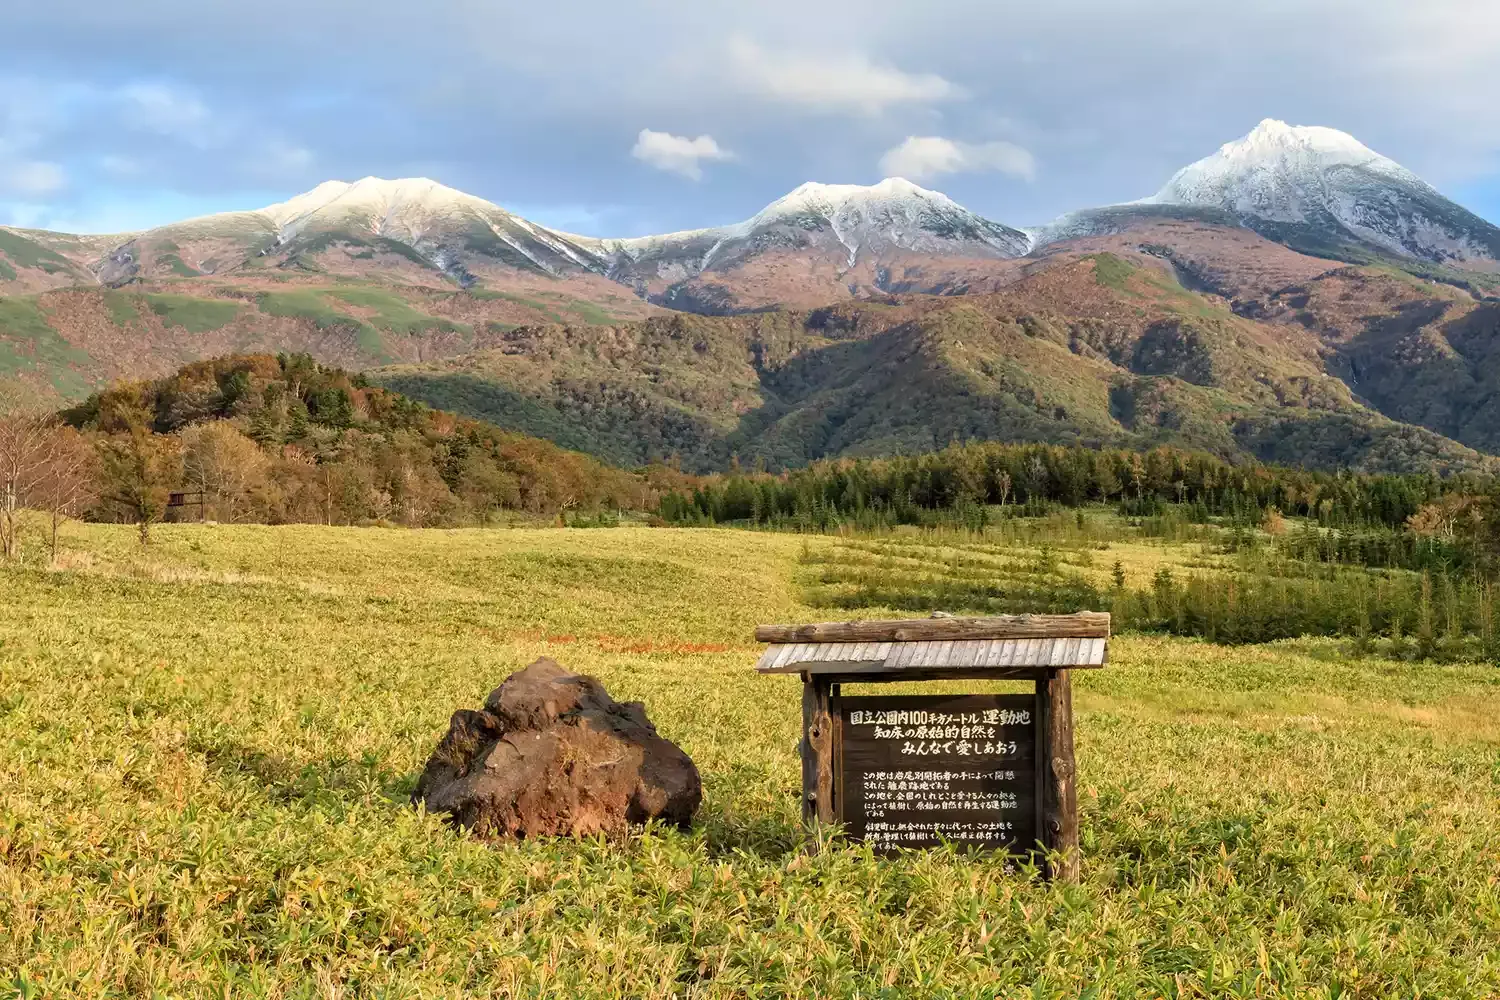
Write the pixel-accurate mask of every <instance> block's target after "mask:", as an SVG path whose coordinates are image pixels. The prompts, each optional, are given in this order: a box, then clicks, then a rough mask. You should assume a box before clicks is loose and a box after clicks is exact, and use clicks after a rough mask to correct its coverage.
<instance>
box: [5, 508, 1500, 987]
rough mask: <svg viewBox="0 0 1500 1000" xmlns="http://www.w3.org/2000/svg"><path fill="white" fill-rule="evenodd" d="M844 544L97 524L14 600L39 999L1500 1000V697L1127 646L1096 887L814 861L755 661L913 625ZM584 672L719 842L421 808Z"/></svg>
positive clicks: (1105, 731) (845, 852)
mask: <svg viewBox="0 0 1500 1000" xmlns="http://www.w3.org/2000/svg"><path fill="white" fill-rule="evenodd" d="M836 544H838V540H837V539H834V538H823V537H811V538H808V539H807V540H806V541H804V540H803V539H802V538H799V537H796V536H792V535H781V534H771V533H754V532H746V531H733V530H686V529H647V528H638V527H626V528H618V529H598V530H569V529H509V530H506V529H491V530H457V531H437V530H429V531H408V530H390V529H379V528H368V529H358V528H320V527H307V526H302V527H276V528H273V527H251V526H239V527H215V526H198V525H168V526H163V527H160V528H159V529H158V530H157V532H156V544H155V545H153V546H152V547H151V548H150V549H149V550H147V551H145V552H142V551H141V550H140V549H139V548H138V546H136V544H135V542H134V529H132V528H129V527H125V526H82V527H80V526H77V525H74V526H70V527H69V528H68V529H66V536H65V548H66V549H67V551H66V552H65V553H64V558H63V560H62V565H61V568H59V569H53V570H43V569H41V568H39V567H37V566H35V565H22V566H17V567H8V568H0V790H3V792H0V996H5V995H7V994H8V995H11V996H27V997H33V996H46V997H61V996H85V997H94V996H142V997H145V996H162V997H190V996H191V997H196V996H215V997H223V996H234V997H240V996H267V997H303V996H305V997H363V996H384V997H419V996H420V997H459V996H505V997H511V996H515V997H617V996H625V997H662V998H665V997H812V996H835V997H851V998H852V997H861V998H873V997H892V998H894V997H903V998H904V997H953V998H970V997H991V996H999V997H1077V996H1088V997H1093V998H1106V997H1107V998H1133V997H1247V998H1248V997H1257V998H1262V997H1320V998H1333V997H1343V998H1350V997H1369V998H1375V997H1380V998H1385V997H1433V998H1460V997H1474V998H1486V997H1494V996H1496V995H1500V669H1496V668H1495V667H1494V666H1492V665H1467V666H1437V665H1432V664H1416V663H1395V662H1388V661H1383V660H1374V659H1370V660H1358V659H1351V658H1349V657H1348V656H1346V655H1345V651H1346V648H1347V644H1345V643H1340V642H1338V641H1334V640H1303V641H1297V642H1284V643H1279V644H1274V645H1269V646H1240V647H1235V648H1227V647H1218V646H1213V645H1208V644H1204V643H1202V642H1197V641H1189V640H1180V639H1168V638H1157V637H1142V636H1129V635H1126V636H1122V637H1119V638H1117V639H1116V640H1115V641H1114V643H1113V645H1112V648H1111V665H1110V667H1109V668H1108V669H1106V670H1104V671H1099V672H1089V673H1083V674H1080V675H1077V677H1076V681H1075V699H1076V706H1077V740H1078V762H1079V768H1080V806H1081V811H1082V842H1083V878H1082V881H1081V883H1080V884H1078V885H1074V886H1065V885H1056V884H1048V883H1045V882H1043V881H1041V880H1039V879H1038V878H1037V877H1036V875H1035V873H1034V872H1032V871H1027V870H1022V871H1007V869H1006V866H1005V865H1004V864H1003V863H1002V862H1000V861H999V860H997V859H994V858H986V857H980V858H973V857H964V856H960V855H957V854H953V853H948V852H941V851H939V852H932V853H924V854H914V855H911V856H907V857H903V858H900V859H896V860H879V859H876V858H874V857H872V856H871V855H870V854H869V853H868V852H867V851H865V850H863V849H861V848H857V847H851V846H846V845H842V844H839V843H837V842H835V843H831V844H829V845H826V846H827V849H825V850H822V851H821V852H809V851H808V850H807V848H808V846H809V845H808V843H807V841H806V840H805V836H804V834H803V832H802V830H801V827H800V823H799V807H798V784H799V764H798V760H797V756H796V751H795V742H796V739H797V736H798V730H799V726H800V715H799V708H798V699H799V693H800V692H799V685H798V684H797V682H796V681H795V679H789V678H763V677H759V676H757V675H756V674H755V673H754V672H753V670H752V669H751V667H752V664H753V663H754V660H755V657H756V655H757V653H758V648H757V647H756V645H755V644H754V643H753V642H751V641H749V636H750V632H751V629H752V628H753V626H754V625H755V624H757V623H758V622H763V621H787V620H817V619H821V618H825V617H828V616H829V615H830V614H844V615H848V616H861V617H868V616H871V615H874V614H878V613H880V609H872V608H860V609H848V610H843V611H839V612H830V611H828V610H826V609H819V608H815V607H810V606H807V605H805V604H804V603H803V601H804V600H805V599H806V597H807V596H808V595H807V593H805V592H804V590H803V588H804V587H805V586H806V587H812V585H813V581H812V580H810V579H809V573H810V572H816V571H817V563H816V562H810V561H809V558H810V557H816V556H817V554H818V553H819V552H820V551H822V550H823V549H824V548H828V547H832V546H834V545H836ZM1133 544H1134V545H1135V546H1136V549H1138V550H1139V551H1138V552H1137V553H1136V554H1134V555H1132V556H1131V557H1130V558H1129V570H1130V572H1131V573H1132V574H1135V573H1137V572H1141V573H1145V572H1149V571H1150V570H1151V567H1153V566H1154V565H1156V564H1157V563H1159V562H1161V561H1162V560H1164V559H1170V558H1174V557H1175V556H1177V555H1181V556H1183V558H1188V557H1189V554H1190V550H1188V549H1186V548H1183V549H1180V550H1178V549H1173V548H1170V547H1167V546H1165V545H1162V546H1159V547H1153V546H1152V545H1150V544H1147V543H1139V542H1138V543H1133ZM1133 551H1134V550H1133ZM1192 555H1196V553H1195V552H1194V553H1192ZM1108 558H1110V557H1109V554H1108V553H1103V554H1102V555H1101V559H1106V560H1107V559H1108ZM1101 565H1106V566H1107V565H1108V563H1107V562H1105V563H1102V564H1101ZM541 655H550V656H553V657H555V658H557V659H558V660H560V661H561V662H563V663H564V664H566V665H569V666H572V667H575V668H578V669H580V670H583V671H586V672H589V673H593V674H595V675H597V676H598V677H600V678H601V679H602V680H603V681H604V682H605V684H606V685H607V686H608V688H609V690H610V693H611V694H613V695H614V696H616V697H617V698H621V699H622V700H623V699H633V698H639V699H642V700H644V701H645V703H646V706H647V710H648V712H649V713H650V715H651V717H652V719H653V720H654V721H655V722H656V724H657V725H658V727H659V728H660V730H661V731H662V732H663V734H664V735H666V736H668V737H669V738H671V739H673V740H676V741H677V742H678V743H680V744H681V745H682V746H683V747H684V748H685V749H686V750H687V751H688V752H689V753H690V754H691V755H692V756H693V758H694V760H695V761H696V762H697V764H698V766H699V768H700V770H701V771H702V774H703V779H704V787H705V798H704V803H703V807H702V809H701V811H700V813H699V817H698V821H697V823H696V825H695V827H694V829H693V830H692V831H691V832H689V833H679V832H677V831H675V830H650V831H646V832H643V833H641V834H639V835H635V836H632V837H631V838H629V839H628V840H626V841H624V842H603V841H585V842H571V841H566V842H565V841H533V842H524V843H519V844H504V845H498V846H490V845H487V844H484V843H481V842H477V841H475V840H473V839H470V838H466V837H465V836H463V835H462V834H460V833H457V832H455V831H453V830H451V829H449V828H447V827H446V826H445V825H444V824H442V823H441V822H440V821H438V820H437V819H435V818H432V817H427V816H424V815H419V814H418V813H416V812H415V811H413V810H412V809H411V808H410V807H409V806H408V805H407V804H406V801H407V796H408V794H409V792H410V790H411V788H412V786H413V784H414V782H415V778H416V774H417V772H418V771H419V769H420V767H421V765H422V763H423V761H424V760H425V758H426V756H427V754H428V753H429V752H430V751H431V749H432V747H433V745H434V743H435V742H436V740H437V739H438V737H439V736H440V735H441V734H442V732H443V731H444V729H445V727H446V724H447V720H448V716H449V714H450V713H451V712H452V711H453V710H454V709H455V708H459V707H476V706H477V705H478V704H479V703H480V702H481V701H482V700H483V698H484V696H485V694H486V693H487V692H488V691H489V690H490V689H491V688H492V687H493V686H495V685H496V684H498V683H499V682H500V681H501V680H502V679H503V678H504V677H505V676H506V675H507V674H508V673H510V672H511V671H512V670H515V669H516V668H518V667H520V666H522V665H524V664H525V663H527V662H528V661H530V660H531V659H533V658H535V657H537V656H541ZM981 687H982V686H981Z"/></svg>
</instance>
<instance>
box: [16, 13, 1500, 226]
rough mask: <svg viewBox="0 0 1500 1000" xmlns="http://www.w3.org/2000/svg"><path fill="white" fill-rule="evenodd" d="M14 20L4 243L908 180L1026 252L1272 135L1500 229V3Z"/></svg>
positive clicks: (596, 206) (641, 207)
mask: <svg viewBox="0 0 1500 1000" xmlns="http://www.w3.org/2000/svg"><path fill="white" fill-rule="evenodd" d="M17 7H18V8H19V9H17V10H13V11H8V12H7V14H6V30H5V34H4V36H3V37H0V223H5V224H12V225H24V226H39V227H48V228H60V229H69V230H74V231H95V232H98V231H121V230H126V229H134V228H140V227H145V226H149V225H152V224H157V223H162V222H167V221H172V220H174V219H178V218H182V217H186V216H189V215H194V214H203V213H207V212H212V211H220V210H228V209H236V208H254V207H259V206H260V205H263V204H267V203H270V202H273V201H278V200H281V199H284V198H286V197H288V196H290V195H292V194H295V193H298V192H300V191H304V190H306V189H308V188H311V187H313V186H314V185H316V184H317V183H318V182H320V181H323V180H328V179H331V178H338V179H345V180H354V179H358V178H359V177H363V176H367V175H376V176H383V177H400V176H429V177H433V178H435V179H437V180H440V181H442V182H444V183H446V184H449V185H452V186H454V187H457V188H460V189H463V190H465V191H469V192H470V193H473V194H477V195H480V196H482V197H485V198H488V199H490V200H492V201H495V202H497V203H499V204H501V205H503V206H505V207H507V208H509V209H511V210H513V211H518V212H521V213H522V214H524V215H527V216H528V217H531V218H535V219H537V220H538V221H541V222H544V223H547V224H549V225H554V226H558V227H561V228H565V229H570V230H573V231H577V232H582V233H586V234H590V235H636V234H640V233H647V232H661V231H666V230H671V229H680V228H690V227H694V226H702V225H710V224H716V223H722V222H728V221H734V220H738V219H741V218H744V217H746V216H748V215H750V214H751V213H753V212H754V211H756V210H757V209H759V208H760V207H761V206H763V205H764V204H766V203H767V202H769V201H771V200H772V199H774V198H776V197H778V196H780V195H781V194H784V193H785V192H786V191H788V190H790V189H791V188H792V187H795V186H796V185H797V184H799V183H801V182H802V181H805V180H820V181H825V182H851V183H871V182H874V181H876V180H878V179H880V177H881V176H882V175H883V174H885V173H887V172H892V171H898V172H901V173H903V174H906V175H907V176H909V177H910V178H911V179H912V180H915V181H917V182H918V183H921V184H924V185H925V186H928V187H932V188H936V189H938V190H942V191H945V192H947V193H948V194H950V195H951V196H952V197H954V198H955V199H957V200H958V201H960V202H962V203H963V204H965V205H968V206H969V207H971V208H973V209H975V210H977V211H980V212H982V213H984V214H985V215H988V216H990V217H991V218H995V219H998V220H1001V221H1004V222H1007V223H1011V224H1015V225H1027V224H1034V223H1040V222H1044V221H1046V220H1048V219H1050V218H1053V217H1055V216H1056V215H1058V214H1060V213H1062V212H1064V211H1066V210H1069V209H1072V208H1079V207H1085V206H1088V205H1096V204H1105V203H1110V202H1116V201H1122V200H1128V199H1132V198H1136V197H1140V196H1143V195H1146V194H1149V193H1151V192H1152V191H1154V190H1155V189H1156V188H1157V187H1158V186H1160V184H1161V183H1162V182H1163V181H1164V180H1165V179H1166V178H1167V177H1168V176H1169V175H1170V174H1171V173H1172V171H1173V170H1175V169H1176V168H1177V167H1179V166H1182V165H1183V164H1185V163H1187V162H1190V161H1191V160H1194V159H1196V158H1198V157H1200V156H1203V155H1206V154H1207V153H1209V152H1211V151H1212V150H1213V149H1215V148H1216V147H1217V146H1218V145H1219V144H1221V143H1223V142H1225V141H1228V140H1230V139H1233V138H1236V137H1238V136H1240V135H1242V134H1244V133H1245V132H1247V131H1249V130H1250V129H1251V128H1252V127H1254V125H1255V124H1256V123H1257V122H1258V121H1259V120H1260V119H1262V118H1265V117H1275V118H1281V119H1284V120H1287V121H1289V122H1292V123H1294V124H1318V125H1328V126H1332V127H1335V128H1341V129H1343V130H1345V131H1348V132H1351V133H1353V134H1354V135H1355V136H1357V137H1358V138H1360V139H1361V140H1363V141H1364V142H1365V143H1367V144H1368V145H1370V146H1372V147H1373V148H1375V149H1376V150H1378V151H1380V152H1382V153H1385V154H1386V155H1388V156H1391V157H1393V158H1395V159H1397V160H1399V161H1400V162H1402V163H1403V164H1405V165H1406V166H1408V167H1410V168H1411V169H1413V170H1415V171H1417V172H1418V173H1419V174H1421V175H1422V176H1424V177H1426V178H1427V179H1428V180H1429V181H1431V182H1432V183H1433V184H1435V185H1436V186H1438V187H1439V188H1440V189H1441V190H1443V191H1445V192H1446V193H1448V194H1449V195H1450V196H1452V197H1455V198H1457V199H1458V200H1459V201H1461V202H1462V203H1464V204H1466V205H1468V206H1469V207H1470V208H1472V209H1474V210H1476V211H1478V212H1480V213H1481V214H1484V215H1486V216H1487V217H1488V218H1491V219H1492V220H1500V102H1495V101H1494V100H1492V97H1491V95H1492V94H1493V92H1494V84H1493V72H1494V70H1493V66H1494V61H1495V55H1496V53H1500V5H1497V4H1494V3H1493V2H1491V0H1424V3H1422V4H1413V3H1410V2H1408V0H1399V2H1398V0H1242V2H1240V3H1238V4H1234V5H1226V4H1218V3H1203V2H1202V0H1194V2H1185V0H1182V2H1180V0H1107V2H1106V0H1051V2H1047V3H1014V2H1006V0H928V2H925V3H920V4H919V3H891V2H887V0H862V2H853V0H849V2H845V0H798V2H791V0H760V2H758V3H756V4H754V5H749V4H732V3H728V2H711V0H698V2H694V3H685V2H678V0H637V2H635V3H629V4H621V3H618V2H617V0H610V2H607V3H606V2H601V0H577V2H565V3H559V4H535V3H510V2H493V0H489V2H485V0H429V2H427V3H423V4H415V3H410V2H407V3H393V2H390V0H364V2H359V3H356V2H346V0H297V2H291V0H258V2H257V3H255V4H243V5H241V4H227V3H209V4H204V3H202V2H199V3H195V4H188V3H185V2H179V0H134V2H132V3H128V4H121V3H118V2H110V3H104V2H97V0H77V2H74V3H71V4H66V5H64V4H46V3H41V2H38V0H22V2H21V3H19V4H17Z"/></svg>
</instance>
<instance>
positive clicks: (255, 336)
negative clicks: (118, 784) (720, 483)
mask: <svg viewBox="0 0 1500 1000" xmlns="http://www.w3.org/2000/svg"><path fill="white" fill-rule="evenodd" d="M1497 287H1500V229H1496V227H1494V226H1492V225H1490V224H1489V223H1488V222H1486V221H1484V220H1483V219H1481V218H1479V217H1478V216H1475V215H1473V214H1472V213H1470V212H1468V211H1466V210H1465V209H1463V208H1462V207H1461V206H1459V205H1457V204H1456V203H1454V202H1452V201H1450V200H1448V199H1446V198H1444V197H1443V196H1442V195H1441V194H1440V193H1439V192H1437V191H1436V190H1435V189H1433V188H1432V187H1431V186H1430V185H1428V184H1426V183H1425V182H1424V181H1422V180H1421V179H1420V178H1418V177H1417V176H1416V175H1415V174H1412V173H1411V172H1410V171H1408V170H1406V169H1405V168H1403V167H1401V166H1400V165H1398V164H1396V163H1394V162H1393V161H1391V160H1389V159H1387V158H1385V157H1383V156H1380V155H1379V154H1377V153H1375V152H1373V151H1372V150H1370V149H1368V148H1367V147H1365V146H1363V145H1362V144H1360V143H1359V142H1357V141H1356V140H1355V139H1353V138H1352V137H1350V136H1348V135H1345V134H1344V133H1341V132H1337V131H1335V130H1332V129H1325V128H1313V127H1300V126H1288V125H1285V124H1283V123H1280V122H1275V121H1269V120H1268V121H1266V122H1262V123H1261V124H1260V125H1259V126H1257V127H1256V128H1255V129H1254V130H1253V131H1252V132H1251V133H1249V135H1247V136H1246V137H1245V138H1243V139H1241V140H1238V141H1235V142H1231V143H1228V144H1226V145H1225V146H1223V147H1222V148H1221V149H1219V150H1218V151H1217V152H1216V153H1214V154H1212V155H1210V156H1208V157H1206V158H1204V159H1202V160H1200V161H1198V162H1197V163H1194V164H1191V165H1189V166H1187V167H1185V168H1183V169H1182V170H1180V171H1178V172H1177V173H1176V174H1175V175H1174V176H1173V177H1171V178H1170V179H1169V180H1168V181H1167V183H1166V184H1165V185H1164V186H1163V187H1162V188H1161V189H1160V190H1159V191H1158V192H1157V193H1156V194H1154V195H1152V196H1150V197H1147V198H1143V199H1141V200H1139V201H1135V202H1131V203H1127V204H1123V205H1115V206H1106V207H1102V208H1095V209H1087V210H1081V211H1078V212H1074V213H1070V214H1068V215H1066V216H1064V217H1062V218H1061V219H1058V220H1055V221H1054V222H1052V223H1050V224H1048V225H1045V226H1040V227H1035V228H1021V227H1013V226H1009V225H1004V224H1001V223H999V222H995V221H992V220H989V219H986V218H984V217H982V216H980V215H978V214H976V213H974V212H971V211H969V210H967V209H965V208H963V207H962V206H960V205H958V204H956V203H955V202H953V201H952V200H951V199H949V198H947V197H946V196H944V195H942V194H939V193H937V192H933V191H928V190H925V189H923V188H921V187H919V186H917V185H915V184H912V183H910V182H908V181H905V180H901V179H899V178H889V179H887V180H884V181H882V182H880V183H879V184H876V185H872V186H869V187H862V186H856V185H833V184H804V185H802V186H801V187H799V188H797V189H796V190H794V191H792V192H791V193H790V194H788V195H786V196H785V197H783V198H780V199H778V200H776V201H775V202H773V203H771V204H770V205H768V206H767V207H766V208H765V209H763V210H762V211H760V212H758V213H756V214H755V215H754V216H753V217H752V218H750V219H748V220H745V221H744V222H741V223H737V224H734V225H728V226H719V227H713V228H707V229H700V230H693V231H688V232H681V233H671V234H666V235H660V236H647V237H638V238H629V239H600V238H594V237H583V236H577V235H572V234H568V233H563V232H560V231H556V230H553V229H549V228H547V227H544V226H541V225H539V224H536V223H533V222H530V221H528V220H526V219H524V218H522V217H520V216H518V215H515V214H514V213H510V212H507V211H505V210H504V209H502V208H500V207H498V206H496V205H493V204H491V203H490V202H487V201H484V200H483V199H479V198H475V197H473V196H470V195H466V194H463V193H461V192H458V191H455V190H453V189H451V188H447V187H444V186H443V185H440V184H438V183H436V182H434V181H430V180H397V181H385V180H379V179H376V178H366V179H364V180H361V181H357V182H354V183H347V182H342V181H330V182H328V183H325V184H322V185H319V186H318V187H317V188H315V189H313V190H312V191H309V192H307V193H306V194H303V195H299V196H297V197H295V198H293V199H291V200H289V201H286V202H282V203H279V204H276V205H271V206H267V207H266V208H263V209H260V210H258V211H250V212H229V213H223V214H219V215H211V216H206V217H203V218H198V219H190V220H186V221H183V222H179V223H174V224H171V225H168V226H163V227H159V228H157V229H153V230H149V231H146V232H141V233H127V234H119V235H116V236H79V235H68V234H59V233H51V232H39V231H31V230H19V229H6V228H0V379H3V381H4V384H5V386H7V387H8V392H9V393H10V394H12V395H14V394H29V395H32V396H40V397H42V398H56V397H62V398H77V397H79V396H81V395H84V394H86V393H87V392H89V391H90V390H92V389H93V388H95V387H97V386H98V385H100V384H102V383H103V382H105V381H108V380H110V379H118V378H128V377H141V376H145V375H154V374H160V373H162V372H164V371H167V370H170V369H171V368H173V367H175V366H176V365H179V364H181V363H183V362H185V361H191V360H194V359H196V358H199V357H204V356H208V355H212V354H217V353H226V352H229V351H244V350H294V351H308V352H310V353H313V354H314V355H315V356H317V357H319V358H320V359H323V360H327V361H329V362H333V363H337V364H339V365H342V366H344V367H350V368H357V369H368V370H369V374H370V377H371V378H373V379H376V380H378V381H382V382H384V383H386V384H387V385H390V386H391V387H393V388H397V389H399V390H401V391H403V392H406V393H408V394H410V395H413V396H415V397H417V398H419V399H424V400H427V401H429V402H432V403H434V404H435V405H437V404H441V405H445V406H448V407H450V408H454V409H458V410H461V411H464V412H467V413H469V414H471V415H473V416H477V417H481V418H484V419H489V420H494V421H495V422H497V423H501V424H502V425H506V426H512V427H514V428H516V429H518V430H524V431H527V432H529V433H537V434H541V435H543V436H548V437H551V438H553V439H554V440H557V441H559V443H562V444H564V445H566V446H568V447H574V448H580V449H582V450H585V451H591V452H593V453H594V454H597V455H600V456H602V457H606V458H609V459H611V460H613V461H616V462H621V463H630V462H639V461H644V460H646V459H649V458H653V457H665V456H666V455H670V454H677V455H678V456H679V457H681V458H682V459H683V460H684V462H685V463H686V464H688V465H690V466H692V467H694V468H703V469H708V468H717V467H722V466H723V465H724V464H725V463H727V462H729V461H730V460H731V459H732V458H733V457H738V458H739V459H740V460H741V461H746V460H750V459H758V460H761V461H764V462H766V463H767V464H769V465H772V466H783V465H793V464H798V463H801V462H805V461H808V460H811V459H814V458H818V457H821V456H824V455H837V454H873V453H880V452H890V451H896V450H914V449H922V448H930V447H934V446H941V445H943V444H945V443H947V441H949V440H952V439H954V438H964V437H981V438H1016V439H1026V440H1067V441H1081V442H1086V443H1100V444H1131V445H1146V444H1151V443H1159V442H1170V443H1179V444H1188V445H1191V446H1193V447H1199V448H1204V449H1206V450H1210V451H1213V452H1215V453H1218V454H1222V455H1226V456H1231V457H1232V456H1234V455H1255V456H1257V457H1261V458H1271V459H1274V460H1279V461H1290V462H1293V463H1305V464H1314V465H1322V466H1337V465H1354V466H1358V467H1362V468H1433V467H1436V468H1443V469H1457V468H1470V467H1482V466H1484V467H1487V466H1488V465H1490V463H1491V459H1490V458H1489V457H1488V455H1490V454H1493V453H1500V419H1496V418H1500V403H1497V402H1495V400H1496V399H1500V397H1497V396H1496V395H1495V390H1496V389H1497V388H1500V387H1497V386H1496V385H1494V382H1495V380H1496V377H1497V367H1500V366H1497V365H1496V364H1495V363H1494V362H1495V361H1497V360H1500V358H1497V357H1496V349H1495V344H1496V336H1497V331H1500V303H1497V302H1496V300H1495V299H1494V298H1492V294H1493V290H1494V289H1496V288H1497Z"/></svg>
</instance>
